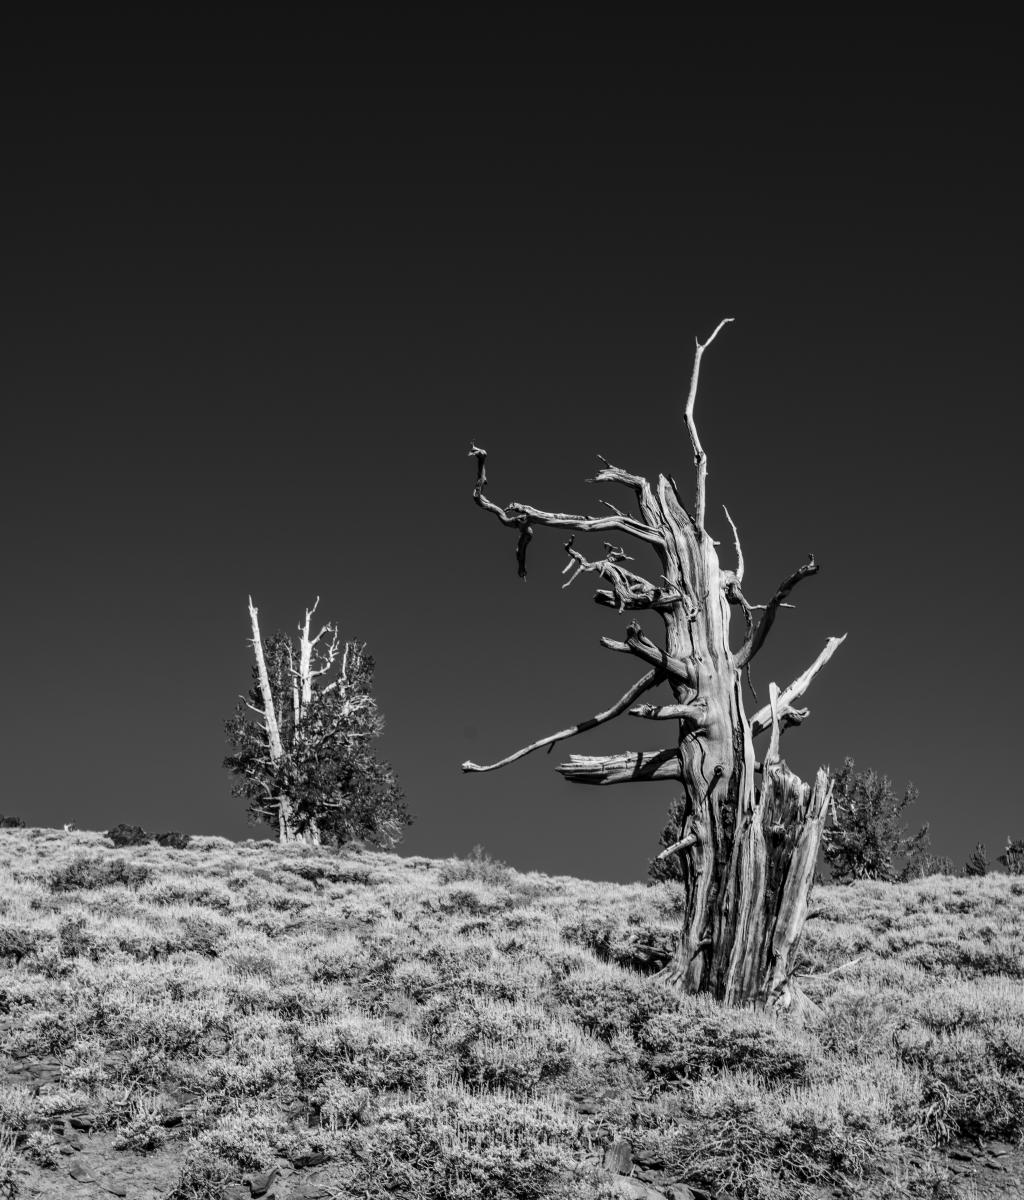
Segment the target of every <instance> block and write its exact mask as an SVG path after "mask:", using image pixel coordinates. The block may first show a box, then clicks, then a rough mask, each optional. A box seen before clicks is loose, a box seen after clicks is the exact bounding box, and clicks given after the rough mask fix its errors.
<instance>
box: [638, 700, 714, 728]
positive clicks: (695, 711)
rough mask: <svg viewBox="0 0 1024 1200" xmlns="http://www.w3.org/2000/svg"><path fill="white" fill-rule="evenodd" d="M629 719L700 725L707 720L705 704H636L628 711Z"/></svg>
mask: <svg viewBox="0 0 1024 1200" xmlns="http://www.w3.org/2000/svg"><path fill="white" fill-rule="evenodd" d="M629 715H630V716H631V717H643V718H645V720H648V721H687V722H689V723H690V724H693V725H700V724H701V723H702V722H703V721H705V720H707V715H708V709H707V705H706V704H638V705H637V706H636V708H631V709H630V710H629Z"/></svg>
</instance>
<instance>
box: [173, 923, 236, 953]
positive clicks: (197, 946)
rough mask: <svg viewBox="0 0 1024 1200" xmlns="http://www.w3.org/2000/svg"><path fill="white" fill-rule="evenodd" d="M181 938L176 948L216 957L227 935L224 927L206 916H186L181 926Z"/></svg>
mask: <svg viewBox="0 0 1024 1200" xmlns="http://www.w3.org/2000/svg"><path fill="white" fill-rule="evenodd" d="M179 933H180V938H179V941H178V944H177V945H176V946H175V949H176V950H185V951H190V952H191V953H192V954H201V955H203V956H204V957H205V958H216V957H217V956H218V954H219V953H220V950H221V947H222V946H223V944H224V941H225V939H226V937H227V934H226V932H225V930H224V928H223V927H222V926H221V925H218V924H216V923H215V922H213V921H208V920H207V919H206V918H205V917H185V918H184V919H183V920H182V922H181V924H180V926H179Z"/></svg>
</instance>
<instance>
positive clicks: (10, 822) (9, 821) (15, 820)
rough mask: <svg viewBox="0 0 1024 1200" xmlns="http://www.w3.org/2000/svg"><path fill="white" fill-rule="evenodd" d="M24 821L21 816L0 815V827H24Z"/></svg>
mask: <svg viewBox="0 0 1024 1200" xmlns="http://www.w3.org/2000/svg"><path fill="white" fill-rule="evenodd" d="M24 828H25V822H24V821H23V820H22V819H21V817H3V816H0V829H24Z"/></svg>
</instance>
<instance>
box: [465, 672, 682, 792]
mask: <svg viewBox="0 0 1024 1200" xmlns="http://www.w3.org/2000/svg"><path fill="white" fill-rule="evenodd" d="M663 678H664V675H663V674H662V672H661V671H658V670H654V671H648V672H647V674H646V675H644V676H643V678H642V679H638V680H637V681H636V683H634V684H633V686H632V687H631V688H630V689H629V691H628V692H626V693H625V694H624V695H622V696H620V697H619V699H618V700H616V702H615V703H614V704H613V705H612V706H611V708H606V709H605V711H604V712H599V713H598V714H597V715H596V716H593V717H588V718H587V720H586V721H580V723H579V724H578V725H570V726H569V728H568V729H560V730H559V731H558V732H557V733H551V734H549V735H548V736H547V737H542V738H539V739H538V740H537V741H536V742H531V743H530V745H529V746H524V747H523V748H522V750H517V751H516V752H515V754H510V755H509V756H508V758H503V759H501V761H500V762H495V763H488V764H487V765H486V766H481V765H480V764H479V763H475V762H464V763H463V764H462V769H463V771H496V770H497V769H498V768H499V767H507V766H508V764H509V763H513V762H515V761H516V760H517V759H520V758H525V757H526V756H527V754H532V753H533V752H534V750H540V749H541V748H542V747H543V746H553V745H554V744H555V743H556V742H564V741H565V740H566V739H567V738H571V737H575V736H576V735H577V734H578V733H585V732H586V731H587V730H588V729H595V728H596V727H597V726H598V725H603V724H604V723H605V722H606V721H611V720H613V719H614V718H615V717H617V716H619V715H620V713H624V712H625V711H626V709H627V708H629V706H630V705H631V704H632V703H633V701H634V700H636V698H637V697H638V696H642V695H643V694H644V692H646V691H649V690H650V689H651V688H652V687H656V686H657V685H658V684H659V683H660V682H661V680H662V679H663Z"/></svg>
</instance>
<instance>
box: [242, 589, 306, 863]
mask: <svg viewBox="0 0 1024 1200" xmlns="http://www.w3.org/2000/svg"><path fill="white" fill-rule="evenodd" d="M249 621H250V623H251V625H252V648H253V653H254V654H255V655H256V674H257V677H258V678H259V681H260V698H261V699H262V701H263V712H262V714H261V715H262V717H263V727H264V729H265V730H266V734H267V752H268V754H269V755H270V761H271V762H272V763H278V762H280V761H281V759H282V758H283V757H284V746H283V744H282V742H281V724H280V722H279V721H278V719H277V710H276V709H275V708H274V693H273V691H272V690H271V687H270V676H269V675H268V674H267V660H266V656H265V655H264V653H263V638H262V637H261V636H260V623H259V610H258V609H257V608H256V606H255V605H254V604H253V602H252V596H250V597H249ZM273 804H274V806H275V807H276V809H277V829H278V841H279V842H281V843H282V844H284V843H285V842H292V841H294V840H295V830H294V828H293V825H292V813H291V805H290V804H289V802H288V798H287V796H284V795H281V794H278V795H275V796H274V797H273Z"/></svg>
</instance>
